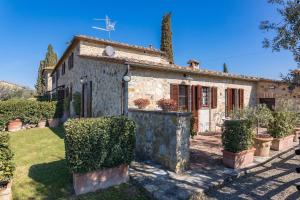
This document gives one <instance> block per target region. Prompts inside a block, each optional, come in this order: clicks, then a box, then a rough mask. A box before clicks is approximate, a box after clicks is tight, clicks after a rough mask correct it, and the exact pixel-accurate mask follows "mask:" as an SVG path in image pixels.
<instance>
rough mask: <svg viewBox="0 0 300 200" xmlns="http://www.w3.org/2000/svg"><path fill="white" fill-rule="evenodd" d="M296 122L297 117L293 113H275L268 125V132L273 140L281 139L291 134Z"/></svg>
mask: <svg viewBox="0 0 300 200" xmlns="http://www.w3.org/2000/svg"><path fill="white" fill-rule="evenodd" d="M297 121H298V116H297V114H296V113H294V112H289V111H275V112H273V119H272V120H271V121H270V123H269V125H268V132H269V134H270V135H271V136H272V137H274V138H283V137H285V136H288V135H290V134H292V133H293V130H294V128H295V126H296V123H297Z"/></svg>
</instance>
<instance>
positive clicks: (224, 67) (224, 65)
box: [223, 63, 228, 73]
mask: <svg viewBox="0 0 300 200" xmlns="http://www.w3.org/2000/svg"><path fill="white" fill-rule="evenodd" d="M223 72H224V73H228V68H227V65H226V63H224V64H223Z"/></svg>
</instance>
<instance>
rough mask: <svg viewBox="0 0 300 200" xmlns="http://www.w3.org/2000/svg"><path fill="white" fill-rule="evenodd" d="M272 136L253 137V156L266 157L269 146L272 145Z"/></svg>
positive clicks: (268, 153) (268, 152)
mask: <svg viewBox="0 0 300 200" xmlns="http://www.w3.org/2000/svg"><path fill="white" fill-rule="evenodd" d="M272 140H273V138H272V137H267V138H259V137H258V138H256V137H255V138H254V147H255V149H256V150H255V152H254V155H255V156H262V157H268V156H269V155H270V147H271V145H272Z"/></svg>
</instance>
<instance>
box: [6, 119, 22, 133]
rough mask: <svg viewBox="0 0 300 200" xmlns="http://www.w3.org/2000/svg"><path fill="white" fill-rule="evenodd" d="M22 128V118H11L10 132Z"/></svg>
mask: <svg viewBox="0 0 300 200" xmlns="http://www.w3.org/2000/svg"><path fill="white" fill-rule="evenodd" d="M21 129H22V121H21V120H20V119H15V120H10V121H9V123H8V126H7V130H8V131H9V132H15V131H19V130H21Z"/></svg>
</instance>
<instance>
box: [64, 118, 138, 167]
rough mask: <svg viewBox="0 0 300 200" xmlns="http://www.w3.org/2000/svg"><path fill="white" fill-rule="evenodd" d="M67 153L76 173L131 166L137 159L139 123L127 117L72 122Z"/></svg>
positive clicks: (68, 131) (66, 124) (68, 132)
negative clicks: (136, 129)
mask: <svg viewBox="0 0 300 200" xmlns="http://www.w3.org/2000/svg"><path fill="white" fill-rule="evenodd" d="M64 126H65V130H66V135H65V149H66V159H67V163H68V166H69V168H70V170H71V172H73V173H85V172H90V171H94V170H100V169H103V168H111V167H117V166H119V165H121V164H130V162H131V161H132V160H133V158H134V148H135V123H134V121H132V120H130V119H128V118H126V117H123V116H122V117H101V118H91V119H69V120H68V121H67V122H66V123H65V125H64Z"/></svg>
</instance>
